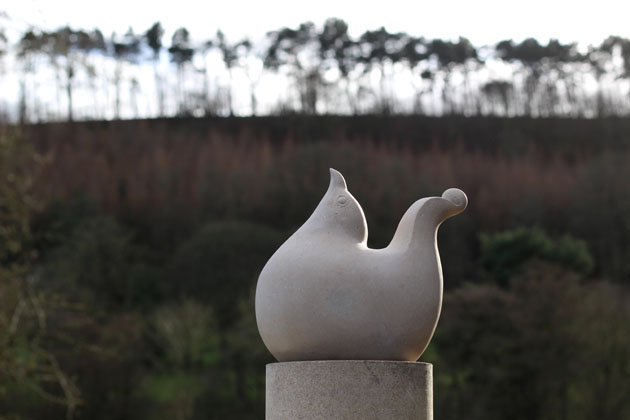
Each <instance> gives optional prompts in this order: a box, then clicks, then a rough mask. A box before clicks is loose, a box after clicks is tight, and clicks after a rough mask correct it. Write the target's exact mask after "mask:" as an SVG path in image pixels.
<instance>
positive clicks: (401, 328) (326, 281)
mask: <svg viewBox="0 0 630 420" xmlns="http://www.w3.org/2000/svg"><path fill="white" fill-rule="evenodd" d="M467 203H468V199H467V198H466V195H465V194H464V193H463V192H462V191H461V190H458V189H455V188H452V189H449V190H446V191H445V192H444V193H443V194H442V196H441V197H428V198H423V199H421V200H418V201H416V202H415V203H414V204H413V205H412V206H411V207H410V208H409V210H407V212H406V213H405V214H404V215H403V217H402V220H401V221H400V223H399V225H398V228H397V230H396V233H395V235H394V238H393V239H392V241H391V243H390V244H389V246H387V247H386V248H383V249H370V248H368V247H367V224H366V221H365V216H364V214H363V210H362V209H361V206H360V205H359V203H358V202H357V200H356V199H355V198H354V197H353V196H352V194H350V192H349V191H348V188H347V186H346V182H345V180H344V178H343V176H342V175H341V173H339V172H338V171H336V170H334V169H330V186H329V187H328V191H327V192H326V194H325V195H324V198H323V199H322V201H321V202H320V203H319V205H318V206H317V208H316V209H315V211H314V212H313V214H312V215H311V217H310V218H309V219H308V220H307V221H306V223H304V225H302V227H300V228H299V229H298V230H297V231H296V232H295V233H294V234H293V235H292V236H291V237H290V238H289V239H287V241H286V242H285V243H284V244H283V245H282V246H281V247H280V248H279V249H278V250H277V251H276V252H275V254H273V256H272V257H271V258H270V259H269V261H268V262H267V264H266V265H265V267H264V268H263V270H262V272H261V273H260V277H259V279H258V285H257V288H256V320H257V323H258V329H259V331H260V335H261V337H262V339H263V341H264V343H265V345H266V346H267V348H268V349H269V351H271V353H272V354H273V355H274V356H275V357H276V359H278V360H279V361H297V360H401V361H415V360H417V359H418V358H419V357H420V355H421V354H422V353H423V352H424V350H425V348H426V347H427V345H428V344H429V341H430V340H431V337H432V336H433V332H434V331H435V327H436V325H437V322H438V318H439V316H440V310H441V307H442V266H441V263H440V255H439V253H438V249H437V230H438V227H439V226H440V224H441V223H442V222H443V221H444V220H446V219H448V218H449V217H451V216H454V215H456V214H458V213H460V212H462V211H463V210H464V209H465V208H466V205H467Z"/></svg>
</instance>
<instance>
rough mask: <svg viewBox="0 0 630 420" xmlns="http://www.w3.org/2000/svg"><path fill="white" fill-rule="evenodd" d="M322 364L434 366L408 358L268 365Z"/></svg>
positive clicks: (295, 362) (303, 361) (294, 362)
mask: <svg viewBox="0 0 630 420" xmlns="http://www.w3.org/2000/svg"><path fill="white" fill-rule="evenodd" d="M300 364H302V365H318V364H319V365H321V364H328V365H330V364H346V365H352V364H354V365H361V364H390V365H397V366H402V365H407V366H412V365H413V366H423V367H433V365H432V364H431V363H426V362H410V361H406V360H296V361H291V362H274V363H268V364H267V366H268V367H272V366H280V365H300Z"/></svg>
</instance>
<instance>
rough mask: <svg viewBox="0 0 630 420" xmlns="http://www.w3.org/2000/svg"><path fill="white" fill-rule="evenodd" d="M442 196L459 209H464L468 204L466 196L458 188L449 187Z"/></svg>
mask: <svg viewBox="0 0 630 420" xmlns="http://www.w3.org/2000/svg"><path fill="white" fill-rule="evenodd" d="M442 198H443V199H445V200H448V201H450V202H451V203H452V204H453V205H454V206H455V207H456V208H457V209H458V210H459V211H464V209H466V206H467V205H468V197H466V194H464V192H463V191H462V190H460V189H458V188H449V189H448V190H446V191H444V193H442Z"/></svg>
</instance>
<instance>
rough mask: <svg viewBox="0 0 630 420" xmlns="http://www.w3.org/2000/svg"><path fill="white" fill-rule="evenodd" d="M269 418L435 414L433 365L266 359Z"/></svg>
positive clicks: (424, 417)
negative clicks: (267, 363) (267, 360)
mask: <svg viewBox="0 0 630 420" xmlns="http://www.w3.org/2000/svg"><path fill="white" fill-rule="evenodd" d="M266 404H267V407H266V419H267V420H383V419H387V420H433V366H432V365H431V364H428V363H416V362H389V361H367V360H357V361H355V360H335V361H312V362H286V363H272V364H269V365H267V402H266Z"/></svg>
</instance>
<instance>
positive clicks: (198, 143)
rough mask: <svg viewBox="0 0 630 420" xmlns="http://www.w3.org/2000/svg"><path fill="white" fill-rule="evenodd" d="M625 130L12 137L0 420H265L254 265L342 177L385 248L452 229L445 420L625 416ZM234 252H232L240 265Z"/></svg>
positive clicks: (2, 252) (3, 253)
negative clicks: (459, 209)
mask: <svg viewBox="0 0 630 420" xmlns="http://www.w3.org/2000/svg"><path fill="white" fill-rule="evenodd" d="M629 134H630V120H628V119H627V118H618V117H607V118H594V119H567V118H540V119H531V118H525V117H522V118H504V117H457V116H448V117H447V116H445V117H421V116H308V115H292V116H283V117H271V116H270V117H255V118H254V117H247V118H237V117H227V118H225V117H206V118H192V117H191V118H173V119H149V120H118V121H93V122H73V123H67V122H59V123H45V124H32V125H24V126H21V127H18V126H10V125H7V126H4V127H3V128H2V131H1V134H0V139H1V141H0V170H1V171H2V172H1V176H0V204H1V205H0V219H1V220H2V230H0V236H1V237H2V240H0V244H1V247H0V260H1V261H2V263H1V267H2V269H1V271H0V418H1V419H2V420H9V419H11V420H17V419H57V418H58V419H91V420H92V419H95V420H97V419H108V420H110V419H136V418H147V419H178V420H179V419H181V420H186V419H263V418H264V372H265V370H264V366H265V364H266V363H270V362H272V361H273V359H272V357H271V355H270V354H269V353H268V352H267V350H266V349H265V347H264V345H263V343H262V341H261V339H260V337H259V335H258V332H257V328H256V323H255V318H254V308H253V293H254V288H255V284H256V279H257V276H258V273H259V271H260V269H261V268H262V266H263V264H264V263H265V262H266V260H267V259H268V258H269V257H270V255H271V254H272V253H273V252H274V251H275V249H277V247H278V246H279V245H280V244H281V243H282V242H283V241H284V240H285V239H286V238H288V236H289V235H290V234H291V232H293V231H294V230H295V229H296V228H297V227H299V226H300V225H301V224H302V223H303V222H304V221H305V220H306V218H307V217H308V216H309V214H310V213H311V212H312V211H313V209H314V208H315V206H316V205H317V203H318V202H319V200H320V198H321V197H322V195H323V194H324V192H325V190H326V188H327V185H328V167H334V168H337V169H339V170H340V171H342V172H343V173H344V175H345V177H346V180H347V182H348V186H349V189H350V191H351V192H352V193H353V195H354V196H355V197H356V198H357V200H358V201H359V202H360V203H361V204H362V206H363V208H364V211H365V214H366V217H367V220H368V226H369V229H370V230H369V245H370V246H371V247H381V246H385V245H387V243H388V241H389V240H390V239H391V237H392V235H393V232H394V230H395V228H396V225H397V223H398V221H399V220H400V217H401V216H402V214H403V213H404V211H405V210H406V209H407V208H408V207H409V206H410V205H411V203H413V202H414V201H415V200H417V199H419V198H421V197H425V196H430V195H438V194H441V192H442V191H443V190H444V189H446V188H448V187H453V186H456V187H459V188H462V189H463V190H464V191H466V193H467V194H468V197H469V200H470V203H469V207H468V209H467V210H466V212H465V213H463V214H462V215H460V216H458V217H456V218H454V219H452V220H449V221H447V222H446V223H445V224H444V225H443V226H442V227H441V228H440V232H439V235H438V242H439V248H440V252H441V258H442V264H443V267H444V278H445V297H444V307H443V311H442V317H441V320H440V322H439V324H438V328H437V331H436V335H435V337H434V339H433V341H432V343H431V344H430V346H429V349H428V350H427V352H426V353H425V354H424V355H423V356H422V358H421V359H420V360H421V361H425V362H431V363H433V364H434V375H435V378H434V381H435V384H434V387H435V390H434V391H435V392H434V395H435V416H436V417H437V418H441V419H445V420H447V419H459V418H462V417H463V416H465V417H466V418H470V419H484V420H485V419H505V418H510V419H523V420H525V419H527V420H530V419H566V420H568V419H571V420H576V419H577V420H579V419H585V420H586V419H594V418H614V419H628V418H630V400H628V398H627V395H628V393H630V329H628V327H627V326H628V325H629V323H630V293H629V292H630V264H629V262H628V261H629V260H628V255H630V216H629V215H630V182H629V180H630V167H629V166H628V165H627V162H628V161H629V159H628V158H629V157H630V138H629ZM237 250H238V252H237Z"/></svg>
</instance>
